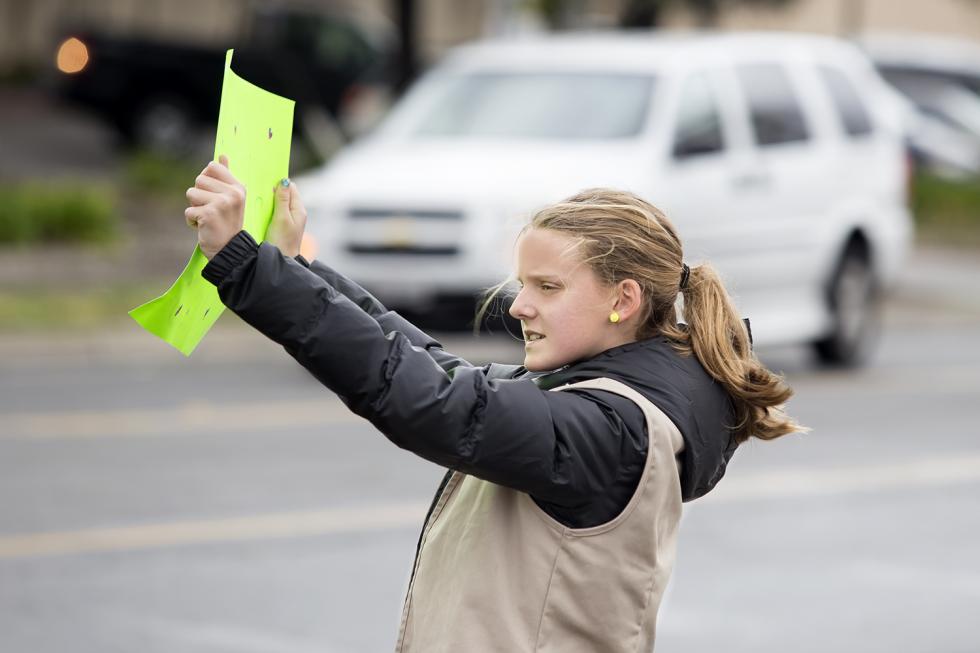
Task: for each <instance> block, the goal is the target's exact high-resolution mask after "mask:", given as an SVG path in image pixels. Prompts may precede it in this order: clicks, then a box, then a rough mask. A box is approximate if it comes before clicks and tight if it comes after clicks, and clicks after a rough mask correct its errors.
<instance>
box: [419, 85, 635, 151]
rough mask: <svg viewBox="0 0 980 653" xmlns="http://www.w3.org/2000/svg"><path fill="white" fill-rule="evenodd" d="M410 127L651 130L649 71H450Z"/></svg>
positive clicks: (424, 131) (453, 131)
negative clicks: (457, 72) (647, 73)
mask: <svg viewBox="0 0 980 653" xmlns="http://www.w3.org/2000/svg"><path fill="white" fill-rule="evenodd" d="M431 81H433V82H435V83H433V84H431V85H428V88H427V89H426V93H425V94H426V95H427V96H428V97H427V100H428V101H426V102H423V103H421V104H422V105H423V108H422V110H421V111H418V112H413V113H414V120H412V121H411V123H412V124H411V125H408V126H407V127H408V128H407V129H406V132H405V133H407V134H410V135H411V136H412V137H414V138H454V137H493V138H513V139H557V140H566V139H581V140H587V139H615V138H626V137H630V136H635V135H637V134H639V133H640V132H641V131H642V130H643V126H644V124H645V123H646V118H647V114H648V107H649V104H650V95H651V93H652V90H653V83H654V79H653V77H651V76H649V75H634V74H614V73H565V72H562V73H550V72H549V73H478V74H466V75H459V74H456V75H445V76H440V79H438V80H431Z"/></svg>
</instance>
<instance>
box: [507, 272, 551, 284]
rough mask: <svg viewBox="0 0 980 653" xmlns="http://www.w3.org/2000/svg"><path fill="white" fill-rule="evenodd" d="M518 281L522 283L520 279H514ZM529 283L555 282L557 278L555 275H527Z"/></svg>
mask: <svg viewBox="0 0 980 653" xmlns="http://www.w3.org/2000/svg"><path fill="white" fill-rule="evenodd" d="M516 278H517V280H518V281H520V282H522V283H523V282H524V280H523V279H521V278H520V277H516ZM527 278H528V280H529V281H555V280H557V279H558V278H559V277H558V275H557V274H529V275H527Z"/></svg>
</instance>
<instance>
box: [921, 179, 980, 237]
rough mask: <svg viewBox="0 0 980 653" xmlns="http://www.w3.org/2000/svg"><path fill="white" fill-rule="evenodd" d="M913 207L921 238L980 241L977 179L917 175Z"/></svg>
mask: <svg viewBox="0 0 980 653" xmlns="http://www.w3.org/2000/svg"><path fill="white" fill-rule="evenodd" d="M912 211H913V213H914V215H915V222H916V225H917V229H918V233H919V237H920V240H924V241H928V242H933V243H937V244H947V245H960V246H977V245H980V180H978V179H965V180H949V179H942V178H940V177H934V176H932V175H926V174H921V175H918V176H917V177H916V178H915V181H914V184H913V186H912Z"/></svg>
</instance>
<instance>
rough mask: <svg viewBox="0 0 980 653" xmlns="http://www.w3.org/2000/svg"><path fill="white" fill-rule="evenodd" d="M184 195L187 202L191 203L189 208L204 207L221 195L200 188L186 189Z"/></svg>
mask: <svg viewBox="0 0 980 653" xmlns="http://www.w3.org/2000/svg"><path fill="white" fill-rule="evenodd" d="M185 195H186V196H187V201H189V202H190V203H191V206H204V205H205V204H210V203H211V202H214V201H215V200H217V199H218V198H219V197H221V193H212V192H211V191H206V190H201V189H200V188H188V189H187V192H186V193H185Z"/></svg>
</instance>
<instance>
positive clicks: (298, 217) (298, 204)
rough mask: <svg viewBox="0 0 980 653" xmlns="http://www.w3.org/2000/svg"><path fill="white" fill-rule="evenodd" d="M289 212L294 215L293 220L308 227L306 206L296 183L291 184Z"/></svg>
mask: <svg viewBox="0 0 980 653" xmlns="http://www.w3.org/2000/svg"><path fill="white" fill-rule="evenodd" d="M289 213H290V215H292V216H293V221H294V222H296V223H297V224H299V225H300V226H302V227H303V228H304V229H305V228H306V207H305V206H304V205H303V198H302V197H300V194H299V187H298V186H296V184H291V185H290V186H289Z"/></svg>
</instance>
